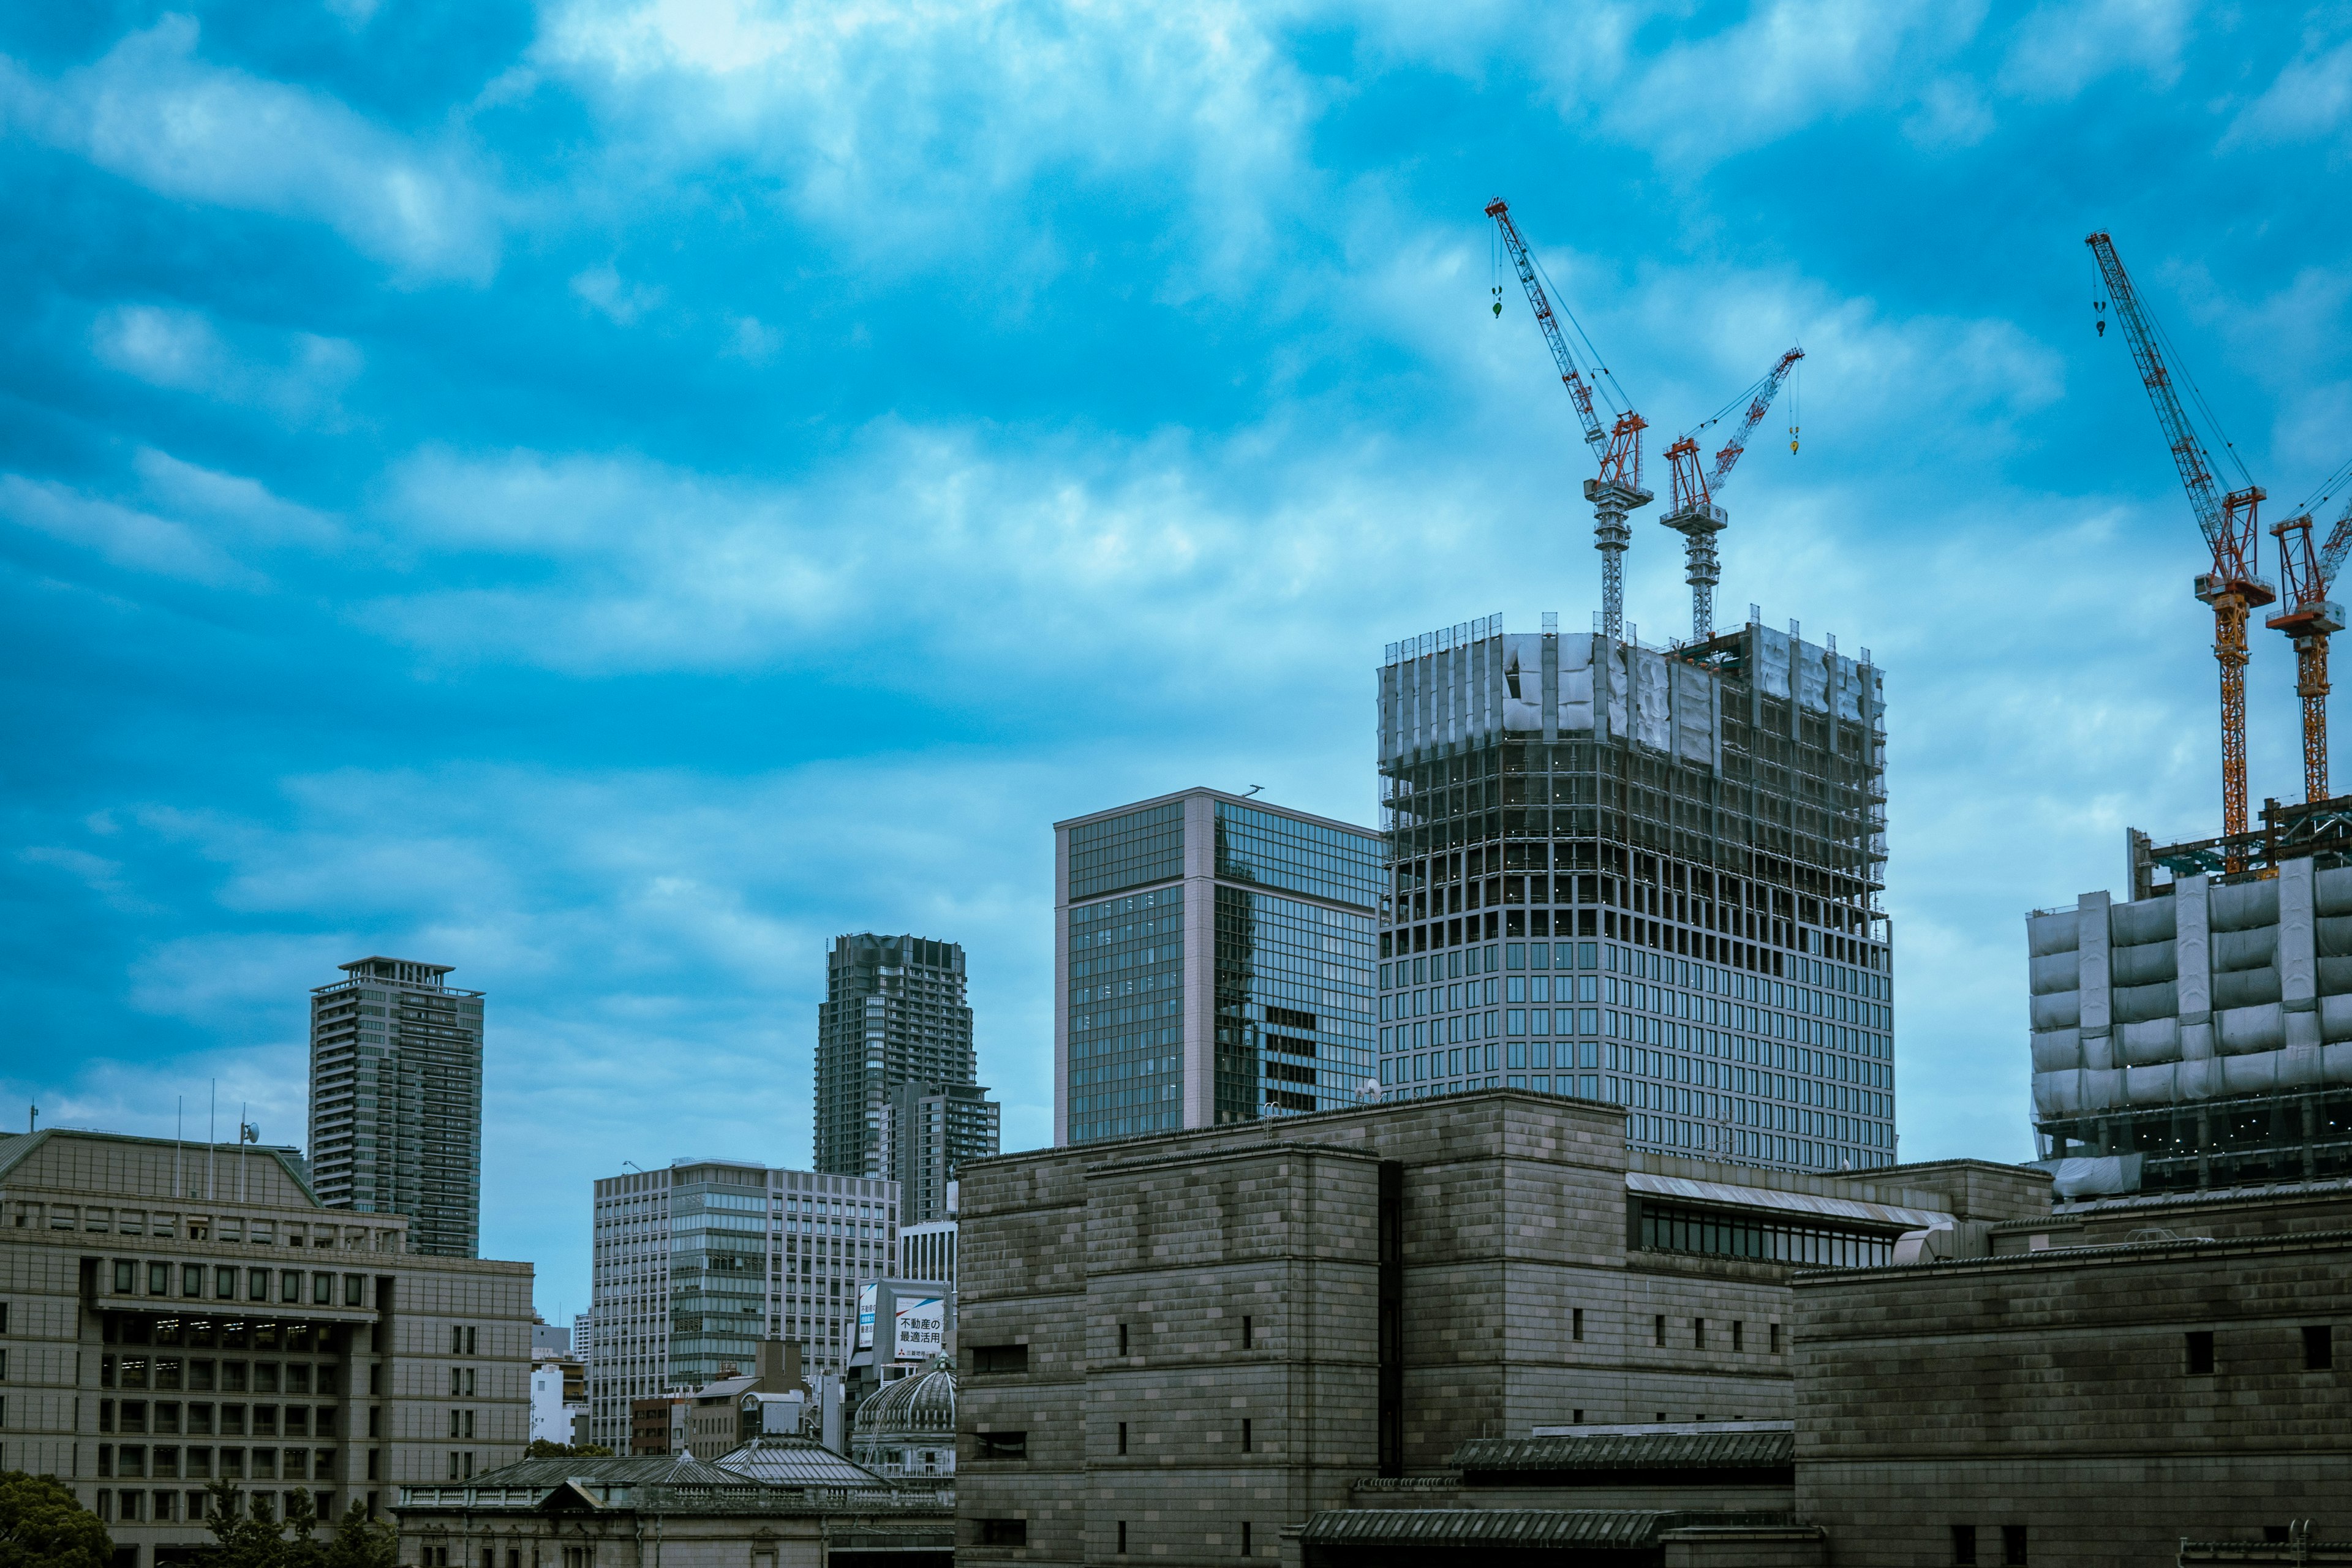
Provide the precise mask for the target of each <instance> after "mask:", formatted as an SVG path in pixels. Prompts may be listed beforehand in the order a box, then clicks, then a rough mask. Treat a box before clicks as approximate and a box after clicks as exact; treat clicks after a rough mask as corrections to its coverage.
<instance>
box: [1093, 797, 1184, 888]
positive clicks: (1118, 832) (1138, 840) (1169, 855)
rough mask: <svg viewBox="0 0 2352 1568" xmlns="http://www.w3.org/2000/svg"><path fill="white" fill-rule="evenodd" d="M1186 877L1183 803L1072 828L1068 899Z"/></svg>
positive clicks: (1152, 807)
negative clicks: (1184, 875)
mask: <svg viewBox="0 0 2352 1568" xmlns="http://www.w3.org/2000/svg"><path fill="white" fill-rule="evenodd" d="M1183 874H1184V803H1183V802H1182V801H1181V800H1175V801H1170V802H1168V803H1167V804H1165V805H1152V806H1146V807H1144V808H1143V809H1142V810H1140V811H1130V812H1129V813H1127V814H1126V815H1125V816H1114V817H1108V818H1106V819H1104V820H1103V821H1100V822H1085V823H1080V824H1078V825H1077V826H1075V827H1073V828H1071V829H1070V897H1071V898H1073V899H1091V898H1093V897H1095V896H1096V895H1097V894H1099V893H1109V892H1116V891H1118V889H1121V888H1140V887H1142V886H1144V885H1145V884H1146V883H1148V882H1164V881H1166V880H1168V879H1170V878H1171V877H1181V876H1182V875H1183Z"/></svg>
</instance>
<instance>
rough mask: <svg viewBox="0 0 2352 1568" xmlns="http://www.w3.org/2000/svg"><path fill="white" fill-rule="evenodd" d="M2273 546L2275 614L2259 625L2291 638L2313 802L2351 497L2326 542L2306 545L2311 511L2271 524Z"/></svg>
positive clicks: (2350, 531)
mask: <svg viewBox="0 0 2352 1568" xmlns="http://www.w3.org/2000/svg"><path fill="white" fill-rule="evenodd" d="M2271 536H2272V537H2273V538H2274V539H2276V540H2277V541H2278V550H2279V586H2280V587H2281V588H2282V589H2284V596H2283V598H2282V599H2281V604H2282V605H2283V606H2284V607H2283V608H2282V609H2281V610H2280V611H2279V613H2278V614H2277V615H2275V616H2271V617H2270V618H2269V619H2268V620H2266V621H2264V622H2263V625H2264V626H2270V627H2272V628H2273V629H2274V630H2277V631H2282V632H2284V633H2285V634H2286V635H2287V637H2289V638H2290V639H2292V640H2293V642H2294V690H2295V695H2296V696H2298V697H2300V698H2302V699H2303V798H2304V803H2305V805H2317V804H2318V803H2319V802H2321V801H2323V800H2326V799H2327V798H2328V795H2327V637H2328V634H2329V633H2331V632H2340V631H2342V630H2343V629H2344V606H2343V605H2339V604H2337V603H2336V602H2335V601H2334V600H2332V599H2330V598H2329V597H2328V596H2327V595H2328V590H2330V589H2331V588H2333V587H2334V586H2335V585H2336V573H2337V572H2338V571H2340V570H2341V569H2342V568H2343V565H2344V557H2345V555H2346V554H2347V552H2352V501H2347V503H2346V504H2345V507H2344V511H2343V513H2342V515H2340V516H2339V517H2337V518H2336V526H2335V527H2334V528H2333V529H2331V530H2329V531H2328V534H2327V542H2326V543H2325V544H2323V545H2321V546H2320V547H2319V549H2318V550H2317V551H2316V552H2314V551H2313V549H2312V547H2311V511H2310V510H2309V509H2308V508H2305V510H2304V511H2303V512H2302V513H2301V514H2300V515H2298V516H2295V517H2291V518H2289V519H2288V520H2287V521H2284V522H2282V523H2278V524H2276V525H2275V526H2273V528H2272V529H2271Z"/></svg>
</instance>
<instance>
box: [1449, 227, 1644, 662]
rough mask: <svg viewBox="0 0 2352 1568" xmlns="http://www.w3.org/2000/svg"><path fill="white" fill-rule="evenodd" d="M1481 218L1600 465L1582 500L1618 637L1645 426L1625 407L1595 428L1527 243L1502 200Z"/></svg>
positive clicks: (1612, 630) (1586, 389) (1611, 627)
mask: <svg viewBox="0 0 2352 1568" xmlns="http://www.w3.org/2000/svg"><path fill="white" fill-rule="evenodd" d="M1486 216H1488V217H1490V218H1492V219H1494V220H1495V227H1496V231H1497V232H1498V233H1500V234H1501V236H1502V239H1503V245H1504V247H1505V248H1506V249H1507V250H1508V251H1509V252H1510V253H1511V265H1512V268H1514V269H1515V270H1516V271H1517V273H1518V275H1519V286H1520V287H1521V288H1523V289H1526V290H1527V294H1528V307H1529V308H1530V309H1532V310H1534V311H1535V313H1536V325H1537V326H1538V327H1539V328H1541V329H1542V331H1543V336H1544V342H1545V344H1546V345H1547V346H1548V347H1549V348H1550V350H1551V358H1552V363H1553V364H1555V365H1557V366H1558V367H1559V379H1560V384H1561V385H1563V386H1565V387H1567V388H1568V395H1569V398H1570V401H1571V402H1573V403H1574V404H1575V405H1576V415H1577V418H1578V420H1579V421H1580V423H1581V424H1582V425H1583V426H1584V440H1585V444H1586V445H1587V446H1590V447H1592V448H1593V450H1594V453H1595V455H1596V456H1598V457H1599V458H1600V460H1601V472H1600V474H1599V476H1598V477H1597V478H1594V479H1587V480H1585V481H1584V499H1585V500H1588V501H1591V503H1592V547H1593V548H1594V549H1595V550H1598V551H1599V552H1601V630H1602V632H1603V633H1604V634H1605V635H1607V636H1608V637H1612V638H1619V637H1623V636H1624V635H1625V547H1626V546H1627V545H1629V544H1631V543H1632V542H1633V528H1632V527H1631V526H1630V525H1629V524H1628V523H1627V522H1626V521H1625V518H1626V514H1628V513H1629V512H1631V511H1633V510H1634V509H1635V508H1637V507H1644V506H1647V505H1649V504H1650V501H1651V500H1652V499H1653V498H1652V496H1651V493H1650V492H1649V491H1648V490H1645V489H1643V488H1642V432H1643V430H1645V429H1647V428H1649V421H1648V420H1646V419H1643V417H1642V416H1640V415H1639V414H1636V413H1634V412H1633V410H1632V409H1630V408H1628V409H1626V410H1625V411H1624V412H1623V413H1622V414H1620V415H1618V416H1617V417H1616V419H1615V420H1614V421H1613V422H1612V424H1610V425H1608V426H1603V425H1602V424H1601V414H1600V411H1599V410H1598V409H1596V408H1595V407H1594V406H1593V402H1592V386H1591V383H1589V382H1588V381H1586V379H1585V376H1584V372H1583V369H1582V367H1581V366H1580V365H1579V364H1578V363H1576V355H1575V353H1573V352H1571V351H1570V348H1569V346H1568V337H1567V334H1566V333H1564V332H1562V331H1560V330H1559V317H1557V316H1556V315H1554V314H1553V313H1552V308H1551V300H1549V298H1548V297H1547V296H1546V295H1545V293H1544V288H1543V283H1542V280H1541V279H1538V277H1537V275H1536V264H1535V258H1534V257H1532V256H1530V255H1529V254H1528V242H1527V241H1526V240H1525V239H1523V238H1521V237H1520V235H1519V226H1518V225H1517V224H1515V223H1513V222H1512V221H1511V209H1510V208H1509V207H1508V206H1507V205H1505V203H1504V201H1503V198H1502V197H1500V196H1496V198H1495V199H1494V200H1493V201H1491V202H1489V203H1487V204H1486ZM1588 346H1589V345H1588ZM1601 374H1606V373H1605V372H1603V373H1601Z"/></svg>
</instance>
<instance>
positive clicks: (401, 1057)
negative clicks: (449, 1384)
mask: <svg viewBox="0 0 2352 1568" xmlns="http://www.w3.org/2000/svg"><path fill="white" fill-rule="evenodd" d="M342 970H343V978H342V979H341V980H339V981H337V982H335V983H334V984H331V985H321V986H320V987H319V988H318V989H316V990H314V991H312V992H311V993H310V1179H311V1184H312V1186H313V1189H314V1190H315V1191H316V1192H317V1193H318V1194H319V1201H320V1203H322V1204H324V1205H327V1206H328V1207H329V1208H337V1209H350V1210H352V1212H353V1213H355V1214H363V1215H373V1214H396V1215H405V1216H406V1217H407V1219H408V1221H409V1226H408V1237H409V1246H410V1247H411V1248H412V1250H414V1251H415V1252H418V1253H423V1254H427V1255H430V1256H434V1257H440V1258H472V1257H474V1256H476V1254H477V1253H478V1250H479V1249H480V1246H481V1238H482V994H481V993H480V992H478V991H461V990H458V989H457V987H455V986H452V985H450V984H447V983H446V980H445V979H444V977H445V976H446V975H447V974H448V973H449V972H450V966H449V965H447V964H446V963H416V962H415V961H414V960H410V959H403V958H362V959H355V960H353V961H352V963H346V964H344V965H342Z"/></svg>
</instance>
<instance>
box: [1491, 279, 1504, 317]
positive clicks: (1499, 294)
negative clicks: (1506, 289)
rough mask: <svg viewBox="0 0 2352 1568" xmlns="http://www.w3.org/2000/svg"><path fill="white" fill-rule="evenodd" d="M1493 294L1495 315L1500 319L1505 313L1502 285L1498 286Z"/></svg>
mask: <svg viewBox="0 0 2352 1568" xmlns="http://www.w3.org/2000/svg"><path fill="white" fill-rule="evenodd" d="M1492 292H1493V294H1494V296H1495V314H1496V316H1498V317H1499V316H1501V315H1502V313H1503V286H1502V285H1501V284H1500V283H1497V284H1496V285H1495V287H1494V289H1493V290H1492Z"/></svg>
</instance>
